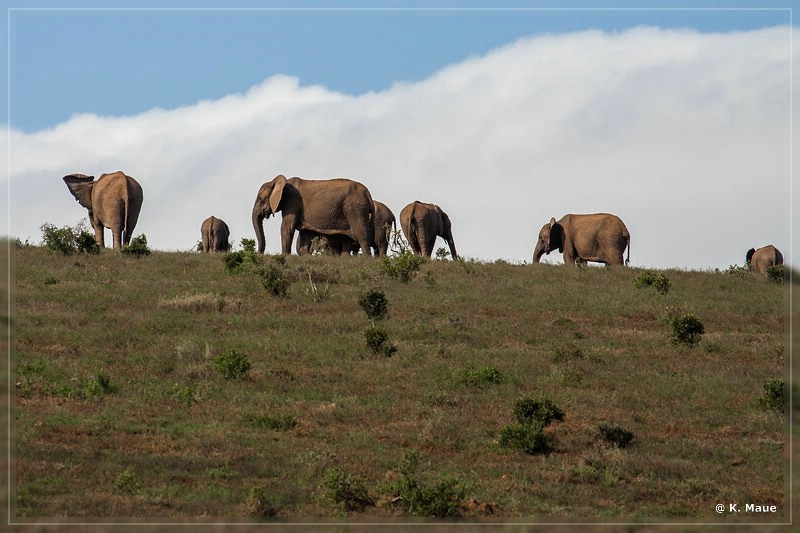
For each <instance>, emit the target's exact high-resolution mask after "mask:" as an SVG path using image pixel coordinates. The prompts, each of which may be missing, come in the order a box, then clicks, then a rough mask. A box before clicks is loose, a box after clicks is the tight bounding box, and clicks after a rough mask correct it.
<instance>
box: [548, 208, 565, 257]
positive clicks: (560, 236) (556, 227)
mask: <svg viewBox="0 0 800 533" xmlns="http://www.w3.org/2000/svg"><path fill="white" fill-rule="evenodd" d="M553 248H558V252H559V253H562V254H563V253H564V226H562V225H561V224H559V223H558V222H556V219H555V218H552V217H551V218H550V249H551V250H552V249H553Z"/></svg>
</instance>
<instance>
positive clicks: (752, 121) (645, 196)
mask: <svg viewBox="0 0 800 533" xmlns="http://www.w3.org/2000/svg"><path fill="white" fill-rule="evenodd" d="M796 48H797V47H796V46H795V49H796ZM795 49H790V45H789V28H787V27H776V28H767V29H763V30H758V31H748V32H732V33H722V34H704V33H698V32H694V31H690V30H683V31H681V30H660V29H657V28H636V29H632V30H628V31H625V32H621V33H613V34H612V33H603V32H599V31H586V32H579V33H570V34H560V35H545V36H539V37H533V38H526V39H522V40H519V41H516V42H514V43H511V44H509V45H507V46H505V47H502V48H499V49H496V50H493V51H491V52H489V53H487V54H486V55H483V56H480V57H471V58H468V59H466V60H464V61H462V62H460V63H458V64H454V65H451V66H449V67H447V68H445V69H443V70H441V71H439V72H438V73H436V74H435V75H433V76H431V77H430V78H428V79H426V80H423V81H420V82H415V83H397V84H396V85H395V86H393V87H392V88H391V89H388V90H386V91H382V92H376V93H367V94H363V95H358V96H349V95H343V94H338V93H335V92H332V91H330V90H328V89H326V88H325V87H320V86H311V87H309V86H303V85H302V84H301V83H300V80H298V79H296V78H293V77H290V76H286V75H275V76H271V77H269V78H267V79H266V80H265V81H264V82H262V83H261V84H259V85H257V86H254V87H252V88H250V89H249V90H247V91H246V92H245V93H242V94H234V95H229V96H227V97H225V98H222V99H219V100H214V101H202V102H198V103H196V104H194V105H190V106H186V107H181V108H178V109H171V110H163V109H153V110H151V111H148V112H146V113H143V114H141V115H137V116H130V117H101V116H95V115H76V116H73V117H72V118H71V119H70V120H69V121H67V122H65V123H63V124H59V125H58V126H56V127H54V128H52V129H48V130H44V131H39V132H36V133H32V134H25V133H22V132H18V131H11V133H10V136H11V138H10V161H9V162H8V163H9V168H10V180H11V183H10V205H11V213H10V219H11V227H10V231H9V232H10V234H11V235H13V236H15V237H19V238H21V239H22V240H25V239H30V240H31V241H32V242H38V241H39V240H40V238H41V235H40V231H39V226H40V225H41V224H42V223H44V222H50V223H54V224H56V225H64V224H70V225H71V224H75V223H76V222H77V221H78V220H80V219H86V210H85V209H83V208H82V207H80V206H79V205H78V203H77V202H75V201H74V200H73V198H72V196H70V195H69V193H68V191H67V188H66V186H65V185H64V184H63V182H62V181H61V177H62V176H64V175H66V174H71V173H76V172H80V173H85V174H92V175H95V176H99V175H100V174H102V173H103V172H112V171H115V170H123V171H124V172H126V173H127V174H129V175H131V176H134V177H135V178H136V179H137V180H138V181H139V182H140V183H141V184H142V187H143V188H144V193H145V201H144V205H143V208H142V212H141V215H140V218H139V224H138V226H137V228H136V233H137V234H138V233H145V234H147V237H148V242H149V243H150V245H151V247H153V248H156V249H161V250H188V249H192V248H193V247H194V245H195V244H196V242H197V241H198V240H199V239H200V224H201V222H202V221H203V220H204V219H205V218H206V217H208V216H209V215H212V214H213V215H215V216H217V217H220V218H223V219H224V220H226V221H227V222H228V225H229V226H230V228H231V232H232V238H233V239H234V240H235V241H236V242H237V243H238V241H239V239H240V238H242V237H247V238H254V232H253V228H252V225H251V222H250V212H251V209H252V205H253V201H254V199H255V194H256V192H257V190H258V188H259V186H260V185H261V184H262V183H263V182H264V181H267V180H270V179H272V178H273V177H274V176H275V175H277V174H285V175H286V176H301V177H304V178H309V179H327V178H333V177H342V176H344V177H350V178H352V179H355V180H358V181H361V182H363V183H364V184H365V185H367V186H368V187H369V189H370V190H371V192H372V195H373V197H374V198H375V199H377V200H380V201H383V202H384V203H386V204H387V205H389V207H390V208H391V209H392V210H393V211H394V212H395V214H399V212H400V210H401V209H402V208H403V206H405V205H406V204H407V203H409V202H411V201H413V200H421V201H425V202H434V203H437V204H439V205H440V206H441V207H442V208H443V209H444V210H445V211H446V212H447V213H448V214H449V215H450V218H451V220H452V222H453V233H454V237H455V240H456V245H457V247H458V249H459V252H460V253H462V254H463V255H465V256H466V257H474V258H479V259H484V260H493V259H498V258H504V259H508V260H512V261H523V260H525V261H530V259H531V254H532V252H533V246H534V241H535V239H536V236H537V234H538V231H539V228H540V227H541V226H542V225H543V224H544V223H545V222H547V221H548V220H549V219H550V217H555V218H559V217H561V216H562V215H564V214H566V213H593V212H612V213H615V214H617V215H619V216H620V217H621V218H622V219H623V220H624V221H625V223H626V225H627V226H628V229H629V230H630V232H631V236H632V242H631V261H632V264H634V265H640V266H651V267H658V268H668V267H679V268H714V267H719V268H725V267H727V266H728V265H730V264H734V263H738V264H742V263H743V262H744V255H745V252H746V250H747V249H748V248H750V247H759V246H762V245H765V244H768V243H773V244H775V245H776V246H778V247H779V248H781V249H782V250H783V251H784V255H785V256H786V257H787V262H788V261H789V260H790V257H789V245H790V242H789V239H790V232H789V227H790V167H789V165H790V163H789V161H790V152H791V146H790V138H789V128H790V115H789V113H790V96H791V95H790V61H791V54H792V53H794V52H795V51H796V50H795ZM7 135H9V134H8V133H4V134H3V136H4V137H5V136H7ZM4 140H6V141H8V139H4ZM6 179H7V178H4V179H3V181H4V182H3V183H2V186H3V187H4V188H5V187H6V185H7V183H6V182H5V180H6ZM265 228H266V230H267V252H270V253H276V252H278V251H279V250H280V238H279V231H278V228H279V219H270V220H267V221H266V223H265ZM106 239H107V242H110V234H107V237H106ZM440 244H442V245H443V243H441V241H440ZM437 246H438V245H437ZM545 258H546V259H545V260H547V261H549V262H555V263H559V262H561V258H560V257H558V254H557V253H555V254H551V255H550V256H545Z"/></svg>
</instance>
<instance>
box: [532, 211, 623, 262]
mask: <svg viewBox="0 0 800 533" xmlns="http://www.w3.org/2000/svg"><path fill="white" fill-rule="evenodd" d="M630 243H631V235H630V233H629V232H628V228H626V227H625V224H624V223H623V222H622V220H621V219H620V218H619V217H618V216H616V215H612V214H609V213H594V214H591V215H575V214H567V215H564V216H563V217H561V219H560V220H558V221H556V219H555V218H553V217H551V218H550V222H548V223H547V224H545V225H544V226H542V229H541V230H540V231H539V239H538V240H537V242H536V246H535V248H534V250H533V262H534V263H538V262H539V260H540V259H541V258H542V255H544V254H549V253H550V252H552V251H553V250H555V249H558V251H559V252H561V253H563V254H564V264H567V265H572V264H575V262H577V263H578V264H580V265H585V264H586V263H587V262H588V261H591V262H595V263H605V264H606V265H623V264H625V265H626V264H628V263H629V262H630V258H631V249H630ZM626 248H627V249H628V257H627V259H625V260H623V253H624V252H625V249H626Z"/></svg>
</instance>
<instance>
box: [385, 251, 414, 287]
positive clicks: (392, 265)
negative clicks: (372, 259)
mask: <svg viewBox="0 0 800 533" xmlns="http://www.w3.org/2000/svg"><path fill="white" fill-rule="evenodd" d="M423 264H425V258H424V257H422V256H421V255H415V254H414V253H413V252H410V251H408V250H406V251H405V252H403V253H401V254H399V255H396V256H394V257H384V258H383V260H382V261H381V264H380V267H379V268H380V271H381V273H383V274H385V275H387V276H389V277H390V278H392V279H396V280H400V281H402V282H403V283H408V282H409V281H411V280H412V279H413V278H414V276H416V275H417V273H418V272H419V270H420V268H422V265H423Z"/></svg>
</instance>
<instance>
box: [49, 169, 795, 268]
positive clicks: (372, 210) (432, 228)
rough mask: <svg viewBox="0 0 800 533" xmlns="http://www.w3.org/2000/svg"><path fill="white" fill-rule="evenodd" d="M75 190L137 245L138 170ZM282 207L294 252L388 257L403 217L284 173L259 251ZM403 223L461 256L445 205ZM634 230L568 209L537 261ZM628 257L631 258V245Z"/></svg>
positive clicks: (419, 248) (417, 240) (257, 211)
mask: <svg viewBox="0 0 800 533" xmlns="http://www.w3.org/2000/svg"><path fill="white" fill-rule="evenodd" d="M63 180H64V182H65V183H66V184H67V187H68V188H69V191H70V193H72V195H73V196H74V197H75V199H76V200H77V201H78V203H80V204H81V205H82V206H83V207H85V208H86V209H87V210H88V211H89V220H90V221H91V224H92V227H93V228H94V231H95V240H96V241H97V244H98V245H99V246H101V247H103V246H105V241H104V237H103V232H104V228H109V229H111V232H112V235H113V238H114V249H115V250H116V249H119V248H121V247H123V246H126V245H128V244H129V243H130V240H131V235H132V234H133V230H134V228H135V227H136V222H137V220H138V219H139V211H140V210H141V207H142V201H143V199H144V196H143V193H142V187H141V185H139V183H138V182H137V181H136V180H135V179H133V178H132V177H130V176H127V175H125V174H124V173H122V172H120V171H117V172H113V173H110V174H103V175H101V176H100V178H98V179H97V181H95V179H94V177H93V176H86V175H84V174H70V175H68V176H64V178H63ZM279 211H280V212H281V216H282V221H281V252H282V253H283V254H287V255H288V254H290V253H291V248H292V241H293V240H294V235H295V232H298V239H297V247H296V252H297V254H298V255H304V254H309V253H311V248H312V241H313V240H314V238H316V237H325V238H326V239H327V241H328V245H329V249H330V250H331V252H332V253H334V254H337V255H339V254H343V253H344V254H351V253H353V254H355V253H358V251H359V250H361V251H362V253H364V254H365V255H373V253H374V254H375V255H378V256H385V255H386V254H387V252H388V247H389V235H390V231H391V230H392V228H396V224H397V221H396V219H395V216H394V213H392V211H391V209H389V207H387V206H386V204H383V203H381V202H378V201H376V200H373V198H372V195H371V194H370V192H369V189H367V187H366V186H364V185H363V184H362V183H359V182H357V181H354V180H350V179H346V178H336V179H329V180H306V179H303V178H297V177H294V178H288V179H287V178H286V177H285V176H283V175H279V176H276V177H275V178H274V179H273V180H271V181H268V182H266V183H264V184H263V185H261V187H260V188H259V190H258V194H257V195H256V200H255V203H254V205H253V214H252V219H253V229H254V230H255V233H256V239H257V241H258V251H259V253H263V252H264V250H265V248H266V241H265V238H264V225H263V223H264V219H265V218H270V217H271V216H272V215H276V216H277V213H278V212H279ZM400 227H401V229H402V231H403V234H404V235H405V238H406V240H407V241H408V243H409V245H410V246H411V249H412V250H413V252H414V253H415V254H417V255H424V256H427V257H430V256H431V255H432V253H433V248H434V244H435V242H436V237H442V238H443V239H444V240H445V242H446V243H447V245H448V247H449V248H450V255H451V256H452V257H453V259H456V258H458V254H457V252H456V245H455V241H454V240H453V231H452V226H451V222H450V217H449V216H447V213H445V212H444V211H443V210H442V209H441V208H440V207H439V206H438V205H436V204H432V203H423V202H418V201H415V202H412V203H410V204H408V205H407V206H405V207H404V208H403V209H402V210H401V211H400ZM200 233H201V236H202V248H203V251H204V252H224V251H227V250H228V247H229V237H230V230H229V228H228V225H227V224H226V223H225V221H223V220H221V219H219V218H216V217H214V216H210V217H208V218H207V219H205V220H204V221H203V223H202V224H201V226H200ZM630 242H631V236H630V233H629V232H628V228H626V227H625V224H624V223H623V222H622V220H621V219H620V218H619V217H617V216H616V215H612V214H608V213H596V214H587V215H576V214H567V215H564V216H563V217H561V219H560V220H558V221H556V219H555V218H551V219H550V222H548V223H547V224H545V225H544V226H542V229H541V230H540V231H539V236H538V240H537V241H536V245H535V248H534V251H533V262H534V263H538V262H539V260H540V259H541V257H542V255H544V254H549V253H550V252H551V251H553V250H555V249H556V248H557V249H558V251H559V253H562V254H563V257H564V263H565V264H575V263H578V264H579V265H585V264H586V263H587V262H589V261H591V262H598V263H605V264H606V265H623V264H628V263H629V262H630ZM626 249H627V251H628V256H627V257H626V258H624V259H623V254H624V252H625V250H626ZM746 263H747V265H748V266H749V268H750V270H752V271H753V272H765V271H766V270H767V269H768V268H769V267H770V266H773V265H781V264H783V255H782V254H781V252H780V251H779V250H778V249H777V248H775V247H774V246H772V245H768V246H764V247H763V248H759V249H757V250H756V249H753V248H751V249H750V250H749V251H748V252H747V254H746Z"/></svg>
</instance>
